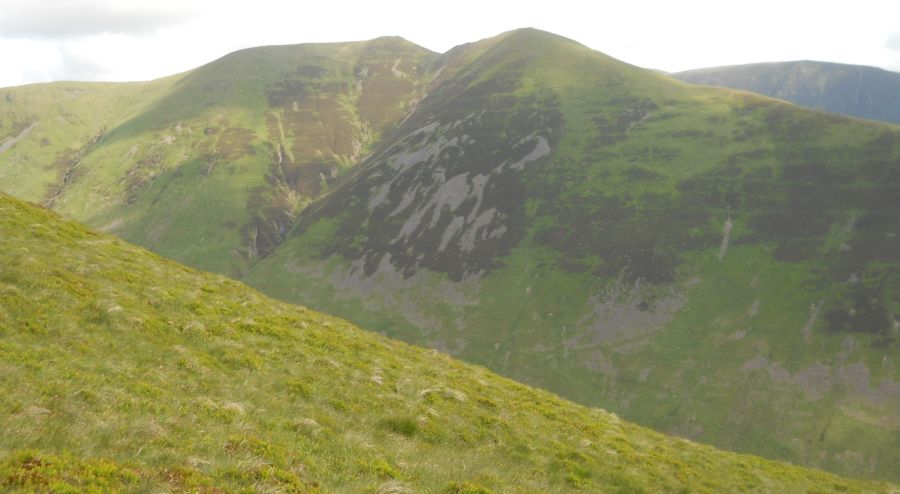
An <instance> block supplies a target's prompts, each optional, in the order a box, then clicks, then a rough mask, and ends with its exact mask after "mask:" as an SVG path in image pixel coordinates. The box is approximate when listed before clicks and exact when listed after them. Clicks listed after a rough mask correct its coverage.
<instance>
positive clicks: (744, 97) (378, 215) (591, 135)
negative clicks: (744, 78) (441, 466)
mask: <svg viewBox="0 0 900 494" xmlns="http://www.w3.org/2000/svg"><path fill="white" fill-rule="evenodd" d="M442 64H443V66H448V67H453V68H455V69H454V70H453V71H452V73H451V74H450V75H447V76H446V77H445V76H444V74H443V73H441V74H440V75H439V77H436V78H435V81H436V82H435V83H434V84H433V85H432V86H431V87H430V89H429V91H428V93H427V95H426V97H425V98H424V99H423V100H422V101H421V103H420V104H419V105H418V107H417V108H416V111H415V112H414V113H413V114H412V115H410V116H409V117H408V118H407V119H406V120H405V121H404V122H403V123H402V125H401V126H400V127H399V128H398V129H397V132H396V133H395V134H394V136H395V137H394V138H392V139H391V140H389V141H385V142H384V143H382V144H381V145H379V146H378V147H377V148H375V150H374V152H373V154H372V155H371V156H369V157H368V158H366V159H365V160H364V161H363V162H362V163H361V164H360V165H359V166H358V167H356V168H355V169H354V171H353V172H352V174H350V175H348V176H347V177H346V178H345V179H344V180H342V181H341V182H340V184H339V185H337V186H336V187H335V188H334V189H333V190H332V191H331V192H330V193H329V194H328V195H327V196H326V197H325V198H324V199H322V200H321V201H319V202H317V203H315V204H313V205H312V206H310V207H309V208H307V210H306V211H305V212H304V213H303V214H302V216H301V217H300V222H299V224H298V227H297V228H296V229H295V230H294V231H293V232H292V234H291V235H290V237H289V239H288V240H287V241H286V242H285V243H284V244H282V246H281V247H280V248H279V249H278V250H277V251H276V252H275V253H274V254H273V255H272V256H270V257H268V258H267V259H265V260H264V261H263V262H261V263H260V264H258V265H256V266H255V267H254V268H253V269H252V270H251V272H250V273H249V275H248V276H247V277H245V278H244V280H245V281H246V282H247V283H248V284H251V285H253V286H255V287H257V288H259V289H261V290H263V291H265V292H267V293H269V294H271V295H274V296H277V297H279V298H282V299H285V300H290V301H299V302H302V303H304V304H308V305H310V306H312V307H316V308H317V309H321V310H327V311H329V312H332V313H335V314H338V315H340V316H342V317H347V318H349V319H351V320H353V321H354V322H356V323H358V324H360V325H362V326H363V327H366V328H369V329H373V330H377V331H380V332H384V333H387V334H390V335H392V336H395V337H399V338H402V339H404V340H406V341H409V342H413V343H416V344H420V345H424V346H429V347H432V348H437V349H440V350H442V351H446V352H449V353H451V354H453V355H456V356H459V357H461V358H463V359H466V360H469V361H472V362H476V363H480V364H483V365H486V366H488V367H489V368H491V369H492V370H495V371H498V372H500V373H503V374H505V375H507V376H509V377H513V378H515V379H518V380H521V381H523V382H526V383H529V384H533V385H537V386H540V387H544V388H547V389H550V390H553V391H555V392H558V393H560V394H562V395H564V396H566V397H568V398H571V399H574V400H576V401H580V402H583V403H587V404H593V405H600V406H603V407H606V408H609V409H612V410H614V411H615V412H616V413H621V414H622V415H624V416H625V417H627V418H629V419H632V420H636V421H638V422H640V423H642V424H645V425H650V426H652V427H655V428H657V429H659V430H663V431H667V432H671V433H675V434H679V435H683V436H686V437H689V438H695V439H698V440H701V441H705V442H710V443H713V444H715V445H718V446H721V447H726V448H731V449H734V450H738V451H750V452H753V453H756V454H761V455H766V456H770V457H774V458H782V459H788V460H791V461H794V462H800V463H803V464H807V465H814V466H818V467H822V468H826V469H831V470H834V471H837V472H843V473H851V474H853V475H859V476H871V477H875V478H891V479H898V475H900V472H898V471H897V470H896V468H894V466H895V465H897V464H900V447H898V444H900V369H898V365H897V363H898V362H900V346H898V337H900V334H898V333H900V327H898V322H897V321H898V320H900V258H898V253H900V165H898V163H900V131H898V130H897V129H896V128H894V127H892V126H886V125H880V124H874V123H867V122H863V121H857V120H851V119H846V118H840V117H837V116H832V115H829V114H824V113H820V112H814V111H808V110H803V109H800V108H796V107H794V106H791V105H787V104H784V103H781V102H778V101H775V100H770V99H767V98H763V97H757V96H754V95H750V94H746V93H738V92H733V91H728V90H718V89H713V88H701V87H696V86H691V85H687V84H683V83H679V82H677V81H673V80H672V79H670V78H668V77H665V76H663V75H660V74H655V73H653V72H650V71H645V70H642V69H638V68H636V67H632V66H629V65H626V64H623V63H621V62H618V61H616V60H613V59H611V58H609V57H606V56H604V55H602V54H600V53H597V52H595V51H592V50H590V49H587V48H586V47H583V46H581V45H578V44H577V43H574V42H572V41H570V40H566V39H563V38H559V37H556V36H553V35H550V34H548V33H542V32H540V31H535V30H520V31H515V32H511V33H506V34H504V35H501V36H499V37H497V38H494V39H491V40H486V41H484V42H480V43H478V44H475V45H469V46H465V47H461V48H460V49H458V50H454V51H451V52H449V53H448V54H445V55H444V56H442V58H441V59H440V60H439V61H438V66H441V65H442Z"/></svg>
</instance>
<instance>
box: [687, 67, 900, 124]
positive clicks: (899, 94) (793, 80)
mask: <svg viewBox="0 0 900 494" xmlns="http://www.w3.org/2000/svg"><path fill="white" fill-rule="evenodd" d="M672 75H673V76H674V77H676V78H678V79H681V80H682V81H685V82H690V83H693V84H704V85H708V86H722V87H729V88H733V89H743V90H745V91H753V92H755V93H759V94H764V95H766V96H771V97H773V98H778V99H783V100H786V101H790V102H793V103H796V104H798V105H803V106H807V107H810V108H817V109H819V110H824V111H829V112H833V113H841V114H844V115H850V116H853V117H859V118H867V119H870V120H881V121H883V122H891V123H895V124H897V123H900V74H898V73H896V72H889V71H887V70H882V69H879V68H875V67H866V66H862V65H845V64H839V63H827V62H811V61H798V62H775V63H756V64H747V65H733V66H728V67H710V68H706V69H696V70H688V71H685V72H679V73H676V74H672Z"/></svg>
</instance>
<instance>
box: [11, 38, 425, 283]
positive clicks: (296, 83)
mask: <svg viewBox="0 0 900 494" xmlns="http://www.w3.org/2000/svg"><path fill="white" fill-rule="evenodd" d="M433 56H434V54H432V53H431V52H429V51H428V50H425V49H424V48H421V47H419V46H416V45H413V44H412V43H409V42H407V41H405V40H402V39H400V38H379V39H376V40H372V41H367V42H358V43H332V44H318V45H293V46H270V47H262V48H254V49H248V50H243V51H240V52H236V53H232V54H230V55H227V56H225V57H223V58H221V59H219V60H216V61H214V62H212V63H209V64H207V65H204V66H202V67H199V68H197V69H195V70H193V71H190V72H188V73H185V74H182V75H179V76H174V77H171V78H168V79H162V80H159V81H153V82H150V83H138V84H81V83H77V84H76V83H59V84H50V85H46V84H42V85H33V86H25V87H21V88H9V89H5V90H3V93H4V95H5V100H3V101H0V103H2V104H0V139H3V140H2V141H0V142H6V143H7V144H4V145H3V146H4V150H3V152H0V190H3V191H6V192H8V193H11V194H14V195H16V196H17V197H21V198H24V199H28V200H32V201H35V202H40V203H43V204H47V205H48V206H52V207H53V208H54V209H55V210H58V211H60V212H62V213H64V214H66V215H67V216H69V217H72V218H75V219H78V220H80V221H82V222H85V223H88V224H90V225H92V226H95V227H97V228H101V229H103V230H106V231H110V232H114V233H116V234H117V235H119V236H120V237H122V238H125V239H127V240H130V241H133V242H137V243H139V244H141V245H143V246H145V247H148V248H151V249H153V250H154V251H156V252H158V253H161V254H164V255H166V256H168V257H171V258H174V259H178V260H180V261H184V262H188V263H190V264H191V265H193V266H199V267H202V268H205V269H210V270H215V271H217V272H222V273H228V274H231V275H237V274H240V273H241V272H242V271H243V270H245V269H246V267H247V266H249V265H252V264H253V263H254V262H255V261H256V260H257V259H259V258H260V257H261V256H265V255H266V254H268V253H269V252H271V251H272V250H273V249H274V248H275V247H276V246H277V245H278V244H279V243H280V242H281V240H282V238H283V236H284V234H285V233H286V231H287V230H288V229H289V228H290V226H291V225H292V223H293V221H294V218H295V217H296V215H297V214H298V213H299V212H300V210H301V209H302V208H303V207H304V206H305V205H306V204H308V203H309V202H310V201H311V200H313V199H316V198H318V197H319V196H320V195H321V194H322V193H323V192H324V191H325V190H327V187H328V184H329V183H331V182H332V181H333V180H334V179H335V178H336V177H337V176H338V175H340V174H341V173H343V172H344V171H345V170H346V169H347V168H349V167H351V166H352V165H353V164H355V163H356V162H357V161H358V160H359V159H360V158H361V157H362V156H363V155H364V154H365V153H366V152H367V151H368V149H369V148H370V146H371V145H372V144H373V143H376V142H378V141H379V139H380V138H381V137H382V135H383V133H385V132H388V131H389V130H390V128H392V126H393V125H395V124H396V123H397V122H398V121H400V120H401V119H402V118H403V117H404V116H405V115H406V114H407V112H408V109H409V107H410V105H412V104H414V103H415V100H416V98H417V97H418V94H419V92H420V91H421V89H422V85H423V84H424V82H426V80H427V77H426V76H427V73H428V71H427V69H428V68H429V66H430V60H431V59H432V58H433ZM9 137H16V140H15V141H7V140H6V139H8V138H9Z"/></svg>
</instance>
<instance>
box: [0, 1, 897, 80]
mask: <svg viewBox="0 0 900 494" xmlns="http://www.w3.org/2000/svg"><path fill="white" fill-rule="evenodd" d="M519 27H537V28H540V29H544V30H547V31H551V32H554V33H557V34H560V35H563V36H566V37H569V38H572V39H574V40H576V41H579V42H581V43H583V44H585V45H587V46H589V47H591V48H594V49H596V50H600V51H602V52H605V53H607V54H609V55H612V56H614V57H616V58H619V59H621V60H624V61H626V62H629V63H632V64H635V65H640V66H643V67H650V68H656V69H662V70H666V71H679V70H686V69H691V68H699V67H709V66H716V65H730V64H738V63H751V62H763V61H779V60H799V59H807V60H824V61H832V62H843V63H854V64H863V65H874V66H879V67H883V68H886V69H889V70H895V71H900V1H898V0H853V1H848V0H843V1H832V0H818V1H807V0H777V1H776V0H756V1H746V0H744V1H729V0H709V1H706V0H659V1H651V0H615V1H603V0H593V1H592V0H571V1H570V0H544V1H540V2H535V1H530V0H518V1H510V2H498V1H493V2H492V1H490V0H477V1H476V0H444V1H441V2H438V1H433V0H432V1H429V0H415V1H413V0H409V1H407V0H397V1H390V0H384V1H377V0H368V1H357V0H314V1H306V0H294V1H276V0H246V1H230V0H0V87H4V86H12V85H19V84H26V83H31V82H45V81H51V80H60V79H67V80H73V79H74V80H114V81H125V80H145V79H152V78H156V77H161V76H165V75H169V74H173V73H176V72H181V71H184V70H187V69H190V68H193V67H196V66H198V65H202V64H204V63H206V62H209V61H212V60H214V59H216V58H218V57H220V56H222V55H225V54H226V53H229V52H231V51H234V50H237V49H240V48H246V47H251V46H260V45H269V44H289V43H305V42H324V41H350V40H362V39H370V38H374V37H378V36H383V35H399V36H403V37H404V38H406V39H408V40H410V41H413V42H415V43H417V44H419V45H422V46H424V47H426V48H430V49H432V50H435V51H439V52H443V51H446V50H447V49H449V48H451V47H452V46H454V45H457V44H460V43H465V42H469V41H475V40H478V39H481V38H485V37H489V36H493V35H496V34H499V33H501V32H503V31H507V30H510V29H515V28H519Z"/></svg>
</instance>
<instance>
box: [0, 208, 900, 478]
mask: <svg viewBox="0 0 900 494" xmlns="http://www.w3.org/2000/svg"><path fill="white" fill-rule="evenodd" d="M0 233H2V235H0V253H2V254H0V255H2V262H0V356H2V358H0V371H2V372H0V383H2V384H0V386H2V388H0V389H2V393H0V431H2V432H0V485H2V487H3V489H4V490H9V491H14V492H15V491H34V490H36V491H48V492H49V491H52V492H106V491H111V490H113V491H158V490H172V491H179V492H221V491H228V492H231V491H234V492H238V491H246V492H251V491H253V492H258V491H278V492H311V491H322V492H406V491H410V492H568V491H585V492H597V491H603V492H677V491H682V490H689V491H691V492H723V491H731V492H734V491H759V492H811V491H816V492H891V489H896V488H894V487H891V486H889V485H888V484H875V483H865V482H860V481H852V480H845V479H841V478H839V477H836V476H834V475H831V474H826V473H823V472H818V471H814V470H806V469H802V468H798V467H794V466H789V465H786V464H779V463H775V462H772V461H767V460H762V459H760V458H756V457H752V456H741V455H736V454H733V453H726V452H721V451H716V450H714V449H712V448H710V447H707V446H702V445H698V444H694V443H691V442H689V441H685V440H682V439H675V438H671V437H667V436H664V435H661V434H658V433H655V432H652V431H650V430H647V429H644V428H641V427H637V426H634V425H632V424H629V423H627V422H624V421H622V420H620V419H618V418H616V417H615V416H613V415H611V414H608V413H606V412H603V411H601V410H598V409H589V408H586V407H583V406H579V405H575V404H573V403H571V402H568V401H565V400H561V399H559V398H557V397H556V396H554V395H551V394H549V393H547V392H543V391H537V390H534V389H531V388H528V387H526V386H523V385H520V384H516V383H514V382H512V381H509V380H506V379H503V378H500V377H498V376H496V375H495V374H492V373H490V372H488V371H487V370H485V369H483V368H481V367H475V366H471V365H466V364H461V363H459V362H457V361H455V360H453V359H451V358H449V357H446V356H444V355H442V354H439V353H436V352H432V351H427V350H423V349H419V348H416V347H411V346H408V345H406V344H403V343H399V342H396V341H392V340H388V339H385V338H383V337H379V336H376V335H373V334H370V333H366V332H363V331H360V330H359V329H357V328H356V327H354V326H352V325H351V324H349V323H347V322H345V321H342V320H340V319H335V318H333V317H329V316H326V315H323V314H319V313H316V312H312V311H310V310H307V309H304V308H301V307H296V306H291V305H286V304H283V303H280V302H276V301H274V300H271V299H268V298H266V297H265V296H263V295H261V294H259V293H257V292H255V291H253V290H251V289H249V288H247V287H245V286H243V285H242V284H240V283H238V282H235V281H231V280H228V279H227V278H224V277H222V276H218V275H212V274H205V273H201V272H197V271H193V270H191V269H188V268H185V267H183V266H180V265H178V264H176V263H174V262H172V261H169V260H165V259H163V258H160V257H158V256H156V255H153V254H150V253H148V252H146V251H144V250H141V249H138V248H136V247H132V246H130V245H128V244H126V243H124V242H122V241H120V240H118V239H115V238H113V237H110V236H107V235H104V234H98V233H94V232H91V231H89V230H87V229H85V228H84V227H81V226H79V225H77V224H75V223H71V222H66V221H62V220H61V219H59V218H58V217H57V216H56V215H55V214H53V213H50V212H48V211H46V210H41V209H38V208H35V207H32V206H28V205H26V204H24V203H21V202H18V201H16V200H13V199H11V198H8V197H5V196H3V197H0Z"/></svg>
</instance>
